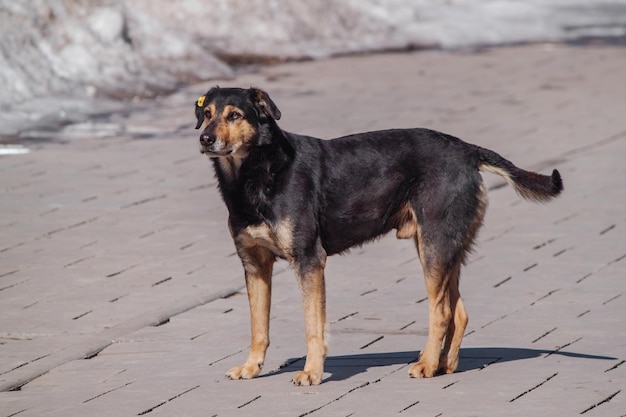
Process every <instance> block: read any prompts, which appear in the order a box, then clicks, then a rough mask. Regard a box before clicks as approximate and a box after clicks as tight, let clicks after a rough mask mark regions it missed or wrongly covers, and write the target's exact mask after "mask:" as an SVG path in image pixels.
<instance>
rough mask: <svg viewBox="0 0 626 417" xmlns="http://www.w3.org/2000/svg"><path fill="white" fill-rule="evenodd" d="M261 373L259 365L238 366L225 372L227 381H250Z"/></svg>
mask: <svg viewBox="0 0 626 417" xmlns="http://www.w3.org/2000/svg"><path fill="white" fill-rule="evenodd" d="M260 373H261V366H260V365H246V364H243V365H239V366H235V367H234V368H231V369H229V370H228V372H226V376H227V377H228V378H229V379H252V378H256V377H257V376H259V374H260Z"/></svg>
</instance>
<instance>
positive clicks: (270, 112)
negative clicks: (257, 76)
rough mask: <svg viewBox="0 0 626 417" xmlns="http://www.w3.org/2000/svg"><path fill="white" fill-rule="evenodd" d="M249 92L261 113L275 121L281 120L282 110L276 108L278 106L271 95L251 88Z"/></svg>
mask: <svg viewBox="0 0 626 417" xmlns="http://www.w3.org/2000/svg"><path fill="white" fill-rule="evenodd" d="M249 91H250V94H251V96H252V101H253V102H254V104H255V105H256V107H257V108H258V109H259V111H260V112H261V113H263V114H265V115H266V116H268V117H271V118H272V119H274V120H279V119H280V110H278V107H276V104H274V102H273V101H272V99H271V98H270V96H269V94H267V93H266V92H265V91H263V90H260V89H258V88H250V90H249Z"/></svg>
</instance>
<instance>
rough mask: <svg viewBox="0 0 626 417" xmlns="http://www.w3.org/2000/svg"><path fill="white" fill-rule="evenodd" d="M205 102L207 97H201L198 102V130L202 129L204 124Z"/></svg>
mask: <svg viewBox="0 0 626 417" xmlns="http://www.w3.org/2000/svg"><path fill="white" fill-rule="evenodd" d="M204 100H206V96H200V97H198V100H196V106H195V107H196V119H197V122H196V129H200V127H201V126H202V123H204Z"/></svg>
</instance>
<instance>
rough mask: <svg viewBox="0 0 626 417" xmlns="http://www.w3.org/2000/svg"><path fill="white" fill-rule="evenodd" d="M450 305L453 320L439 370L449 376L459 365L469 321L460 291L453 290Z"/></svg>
mask: <svg viewBox="0 0 626 417" xmlns="http://www.w3.org/2000/svg"><path fill="white" fill-rule="evenodd" d="M450 304H451V308H452V311H453V319H452V320H450V325H449V326H448V331H447V332H446V342H445V344H444V347H443V351H442V352H441V358H440V360H439V370H441V371H443V372H445V373H447V374H451V373H453V372H454V371H455V370H456V368H457V367H458V365H459V351H460V349H461V342H462V341H463V334H464V333H465V329H466V328H467V323H468V321H469V318H468V315H467V311H465V306H464V305H463V299H462V298H461V295H460V293H459V291H458V289H457V290H456V291H452V289H451V296H450Z"/></svg>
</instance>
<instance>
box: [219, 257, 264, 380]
mask: <svg viewBox="0 0 626 417" xmlns="http://www.w3.org/2000/svg"><path fill="white" fill-rule="evenodd" d="M239 256H240V257H241V261H242V263H243V266H244V269H245V273H246V288H247V290H248V302H249V304H250V330H251V341H250V353H249V354H248V359H247V360H246V362H245V363H244V364H243V365H239V366H235V367H234V368H232V369H230V370H229V371H228V372H227V373H226V376H227V377H228V378H230V379H250V378H255V377H257V376H258V375H259V374H260V373H261V369H262V368H263V363H264V362H265V352H266V351H267V347H268V346H269V344H270V339H269V329H270V304H271V291H272V269H273V266H274V261H275V258H274V256H273V255H272V254H271V253H270V252H269V251H268V250H266V249H264V248H260V247H258V246H257V247H254V248H247V249H239Z"/></svg>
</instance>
